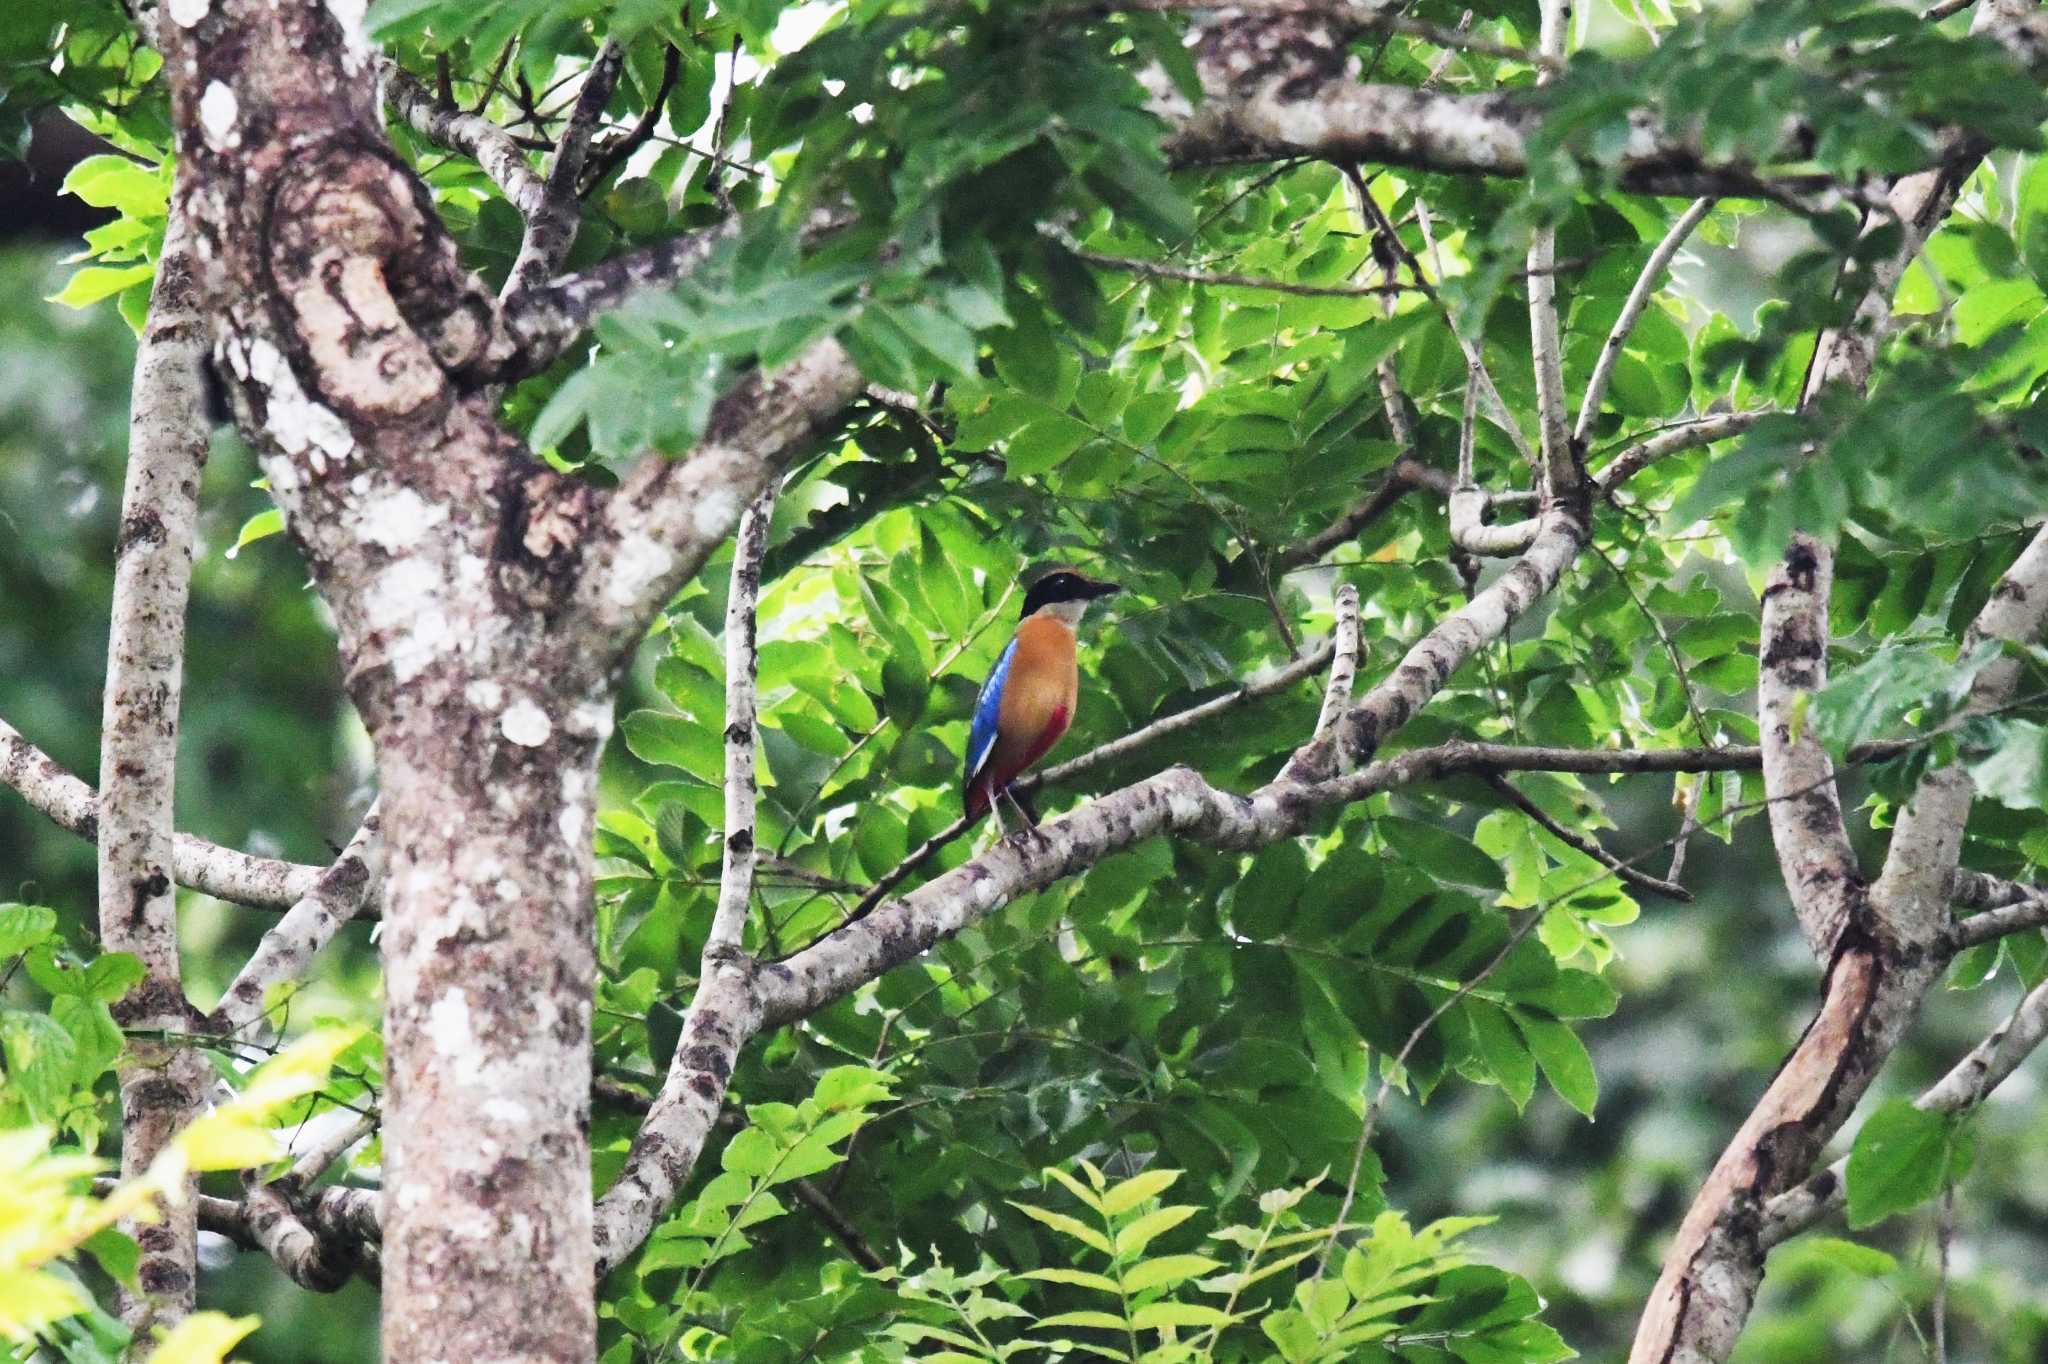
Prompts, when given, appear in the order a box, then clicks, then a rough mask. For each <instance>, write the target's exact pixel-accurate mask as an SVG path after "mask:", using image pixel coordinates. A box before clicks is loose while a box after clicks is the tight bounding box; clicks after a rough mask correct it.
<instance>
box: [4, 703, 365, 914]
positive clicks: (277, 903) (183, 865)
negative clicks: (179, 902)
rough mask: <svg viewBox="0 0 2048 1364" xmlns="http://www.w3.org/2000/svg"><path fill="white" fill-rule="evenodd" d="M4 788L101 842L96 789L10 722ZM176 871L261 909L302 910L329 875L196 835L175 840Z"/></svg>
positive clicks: (186, 882) (209, 891) (190, 883)
mask: <svg viewBox="0 0 2048 1364" xmlns="http://www.w3.org/2000/svg"><path fill="white" fill-rule="evenodd" d="M0 786H10V787H12V788H13V789H14V790H15V791H17V792H19V793H20V794H21V797H22V799H24V800H26V801H27V802H28V803H29V804H30V805H32V806H34V807H35V808H36V809H37V810H39V811H41V812H42V813H43V814H44V815H46V816H48V817H49V818H50V820H51V821H52V822H54V823H55V824H56V825H57V826H58V827H59V828H62V829H66V830H69V831H70V832H72V833H74V834H77V835H78V836H79V837H80V838H83V839H85V840H86V841H87V842H89V843H90V842H96V841H98V838H99V797H98V796H96V795H95V794H94V793H93V789H92V787H90V786H88V785H87V784H86V783H85V782H83V781H81V780H79V779H78V778H77V777H74V776H72V775H71V774H70V773H69V772H66V771H65V770H64V769H63V767H61V766H60V765H59V764H58V763H57V762H56V760H55V759H53V758H51V757H50V756H49V755H48V754H46V753H44V752H43V751H42V750H41V749H39V748H37V747H36V746H35V745H34V744H32V743H30V742H29V741H28V740H27V739H24V738H23V737H22V736H21V733H20V731H18V730H16V729H15V728H14V727H13V726H12V725H9V724H8V723H7V722H6V721H4V720H0ZM171 867H172V870H171V876H172V878H173V879H174V880H176V881H177V883H178V884H179V885H181V886H185V887H187V888H189V889H191V890H196V891H198V892H200V893H201V894H203V895H211V896H213V897H214V898H215V899H217V900H228V901H232V902H233V903H235V904H241V905H252V906H255V907H257V908H260V909H283V908H285V907H286V906H289V905H293V904H296V903H297V902H298V901H299V900H300V899H302V898H303V897H304V896H305V895H306V893H307V892H308V891H310V890H312V888H313V885H314V883H315V882H317V881H318V880H319V878H320V876H321V874H322V873H323V872H324V871H325V870H326V868H324V867H314V866H308V865H307V864H305V863H303V862H284V861H280V860H278V859H277V858H274V857H254V856H251V855H250V854H248V853H244V852H237V851H235V850H234V849H233V848H224V847H222V846H220V845H219V844H218V843H208V842H207V841H206V840H205V839H202V838H194V837H193V836H192V835H191V834H177V835H175V836H174V837H173V838H172V841H171Z"/></svg>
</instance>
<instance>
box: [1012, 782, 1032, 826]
mask: <svg viewBox="0 0 2048 1364" xmlns="http://www.w3.org/2000/svg"><path fill="white" fill-rule="evenodd" d="M1003 794H1004V795H1006V796H1008V797H1009V798H1010V804H1011V805H1013V806H1014V807H1016V810H1017V816H1018V818H1020V819H1022V820H1023V821H1024V827H1025V828H1027V829H1036V828H1037V827H1038V811H1036V810H1034V809H1032V808H1031V806H1030V805H1028V804H1026V803H1025V800H1026V798H1025V797H1024V796H1021V795H1019V794H1018V793H1017V792H1015V791H1013V790H1011V789H1010V788H1009V787H1007V786H1005V787H1004V788H1003Z"/></svg>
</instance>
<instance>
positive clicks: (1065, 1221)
mask: <svg viewBox="0 0 2048 1364" xmlns="http://www.w3.org/2000/svg"><path fill="white" fill-rule="evenodd" d="M1010 1206H1011V1207H1013V1208H1015V1209H1016V1210H1017V1211H1018V1212H1021V1213H1023V1214H1024V1215H1025V1216H1026V1217H1029V1218H1031V1219H1032V1220H1033V1221H1035V1222H1043V1223H1044V1224H1045V1225H1046V1226H1048V1227H1051V1228H1052V1229H1053V1230H1054V1231H1056V1232H1058V1233H1060V1235H1062V1236H1071V1237H1073V1238H1074V1239H1075V1240H1076V1241H1079V1242H1080V1243H1081V1244H1082V1245H1084V1246H1092V1247H1093V1248H1095V1249H1096V1250H1099V1251H1101V1252H1102V1253H1103V1254H1104V1255H1111V1254H1114V1253H1115V1252H1114V1251H1112V1250H1111V1249H1110V1245H1109V1238H1108V1237H1107V1236H1104V1235H1103V1234H1102V1233H1101V1232H1099V1231H1097V1230H1096V1229H1095V1228H1093V1227H1091V1226H1089V1225H1088V1224H1087V1223H1085V1222H1082V1221H1080V1220H1079V1219H1077V1218H1072V1217H1068V1216H1067V1215H1066V1214H1064V1213H1057V1212H1047V1211H1046V1210H1045V1209H1044V1208H1034V1207H1032V1206H1031V1205H1030V1204H1029V1203H1018V1202H1015V1201H1014V1200H1013V1201H1012V1202H1011V1204H1010Z"/></svg>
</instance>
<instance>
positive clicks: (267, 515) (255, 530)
mask: <svg viewBox="0 0 2048 1364" xmlns="http://www.w3.org/2000/svg"><path fill="white" fill-rule="evenodd" d="M283 529H284V513H283V512H282V511H279V510H278V509H277V508H276V507H265V508H264V509H263V510H262V511H260V512H257V513H256V514H255V515H254V516H252V517H250V518H249V519H248V520H247V521H244V522H243V523H242V529H241V532H240V533H239V534H237V535H236V536H235V543H233V544H232V545H229V546H228V549H227V555H226V557H227V558H230V559H232V558H234V557H235V556H236V555H238V554H240V553H241V552H242V551H243V550H244V549H246V548H247V547H248V546H250V545H253V544H255V543H256V542H257V541H258V540H266V539H268V538H270V537H271V536H273V535H276V534H278V533H279V532H281V531H282V530H283Z"/></svg>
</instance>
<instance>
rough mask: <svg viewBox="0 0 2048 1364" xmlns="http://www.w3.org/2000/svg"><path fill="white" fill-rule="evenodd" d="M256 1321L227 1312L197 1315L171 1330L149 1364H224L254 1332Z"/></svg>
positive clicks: (151, 1356)
mask: <svg viewBox="0 0 2048 1364" xmlns="http://www.w3.org/2000/svg"><path fill="white" fill-rule="evenodd" d="M256 1326H257V1320H256V1318H255V1317H231V1316H229V1315H228V1314H227V1313H225V1312H195V1313H193V1314H192V1315H191V1316H189V1317H187V1318H185V1319H184V1320H183V1321H181V1322H179V1323H178V1324H177V1326H176V1327H174V1328H172V1330H171V1333H170V1334H169V1335H167V1336H165V1337H164V1339H163V1343H162V1344H161V1345H159V1346H157V1347H156V1352H155V1353H154V1354H152V1355H150V1357H149V1364H221V1361H222V1360H224V1359H226V1358H227V1357H228V1351H229V1350H232V1349H234V1348H235V1346H236V1345H237V1344H239V1343H240V1342H241V1340H242V1337H244V1336H246V1335H248V1334H249V1333H250V1332H251V1331H253V1330H255V1329H256Z"/></svg>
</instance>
